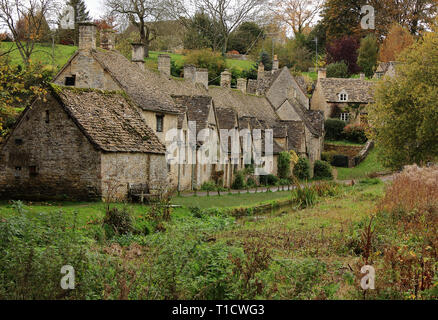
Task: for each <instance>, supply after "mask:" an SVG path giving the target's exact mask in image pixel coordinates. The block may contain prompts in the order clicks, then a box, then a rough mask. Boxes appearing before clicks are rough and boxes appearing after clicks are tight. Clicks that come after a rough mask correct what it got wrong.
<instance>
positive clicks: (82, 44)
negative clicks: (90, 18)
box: [79, 22, 97, 50]
mask: <svg viewBox="0 0 438 320" xmlns="http://www.w3.org/2000/svg"><path fill="white" fill-rule="evenodd" d="M96 31H97V27H96V24H94V23H91V22H80V23H79V50H92V49H96Z"/></svg>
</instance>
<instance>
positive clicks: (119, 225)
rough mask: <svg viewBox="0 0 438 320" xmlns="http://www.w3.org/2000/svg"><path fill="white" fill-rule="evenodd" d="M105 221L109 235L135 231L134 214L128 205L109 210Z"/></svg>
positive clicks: (105, 227)
mask: <svg viewBox="0 0 438 320" xmlns="http://www.w3.org/2000/svg"><path fill="white" fill-rule="evenodd" d="M103 223H104V229H105V231H106V232H107V233H108V234H109V235H114V234H116V235H119V234H128V233H132V232H133V231H134V224H133V219H132V215H131V213H130V212H129V211H128V209H127V208H126V207H123V208H122V209H118V208H116V207H115V208H112V209H109V210H107V211H106V215H105V218H104V220H103Z"/></svg>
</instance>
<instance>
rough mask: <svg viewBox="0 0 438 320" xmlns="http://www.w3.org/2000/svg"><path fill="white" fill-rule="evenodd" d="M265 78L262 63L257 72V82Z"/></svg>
mask: <svg viewBox="0 0 438 320" xmlns="http://www.w3.org/2000/svg"><path fill="white" fill-rule="evenodd" d="M264 77H265V65H264V64H263V62H260V63H259V70H258V72H257V80H262V79H263V78H264Z"/></svg>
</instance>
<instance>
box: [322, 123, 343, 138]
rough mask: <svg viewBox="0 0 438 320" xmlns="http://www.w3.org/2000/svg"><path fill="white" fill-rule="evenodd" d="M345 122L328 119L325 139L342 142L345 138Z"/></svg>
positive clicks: (325, 125)
mask: <svg viewBox="0 0 438 320" xmlns="http://www.w3.org/2000/svg"><path fill="white" fill-rule="evenodd" d="M346 125H347V123H346V122H345V121H342V120H339V119H327V120H326V121H325V124H324V127H325V138H326V139H327V140H342V139H343V138H344V128H345V126H346Z"/></svg>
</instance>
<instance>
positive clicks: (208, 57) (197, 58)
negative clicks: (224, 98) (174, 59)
mask: <svg viewBox="0 0 438 320" xmlns="http://www.w3.org/2000/svg"><path fill="white" fill-rule="evenodd" d="M185 63H186V64H192V65H195V66H196V67H198V68H206V69H208V78H209V79H210V80H211V81H213V79H215V80H214V81H213V82H212V83H211V84H214V85H219V84H220V75H221V73H222V72H223V71H224V70H225V68H226V62H225V59H224V57H223V56H222V55H221V54H220V53H219V52H213V51H212V50H211V49H202V50H193V51H191V52H190V53H189V54H188V55H187V56H186V60H185Z"/></svg>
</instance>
